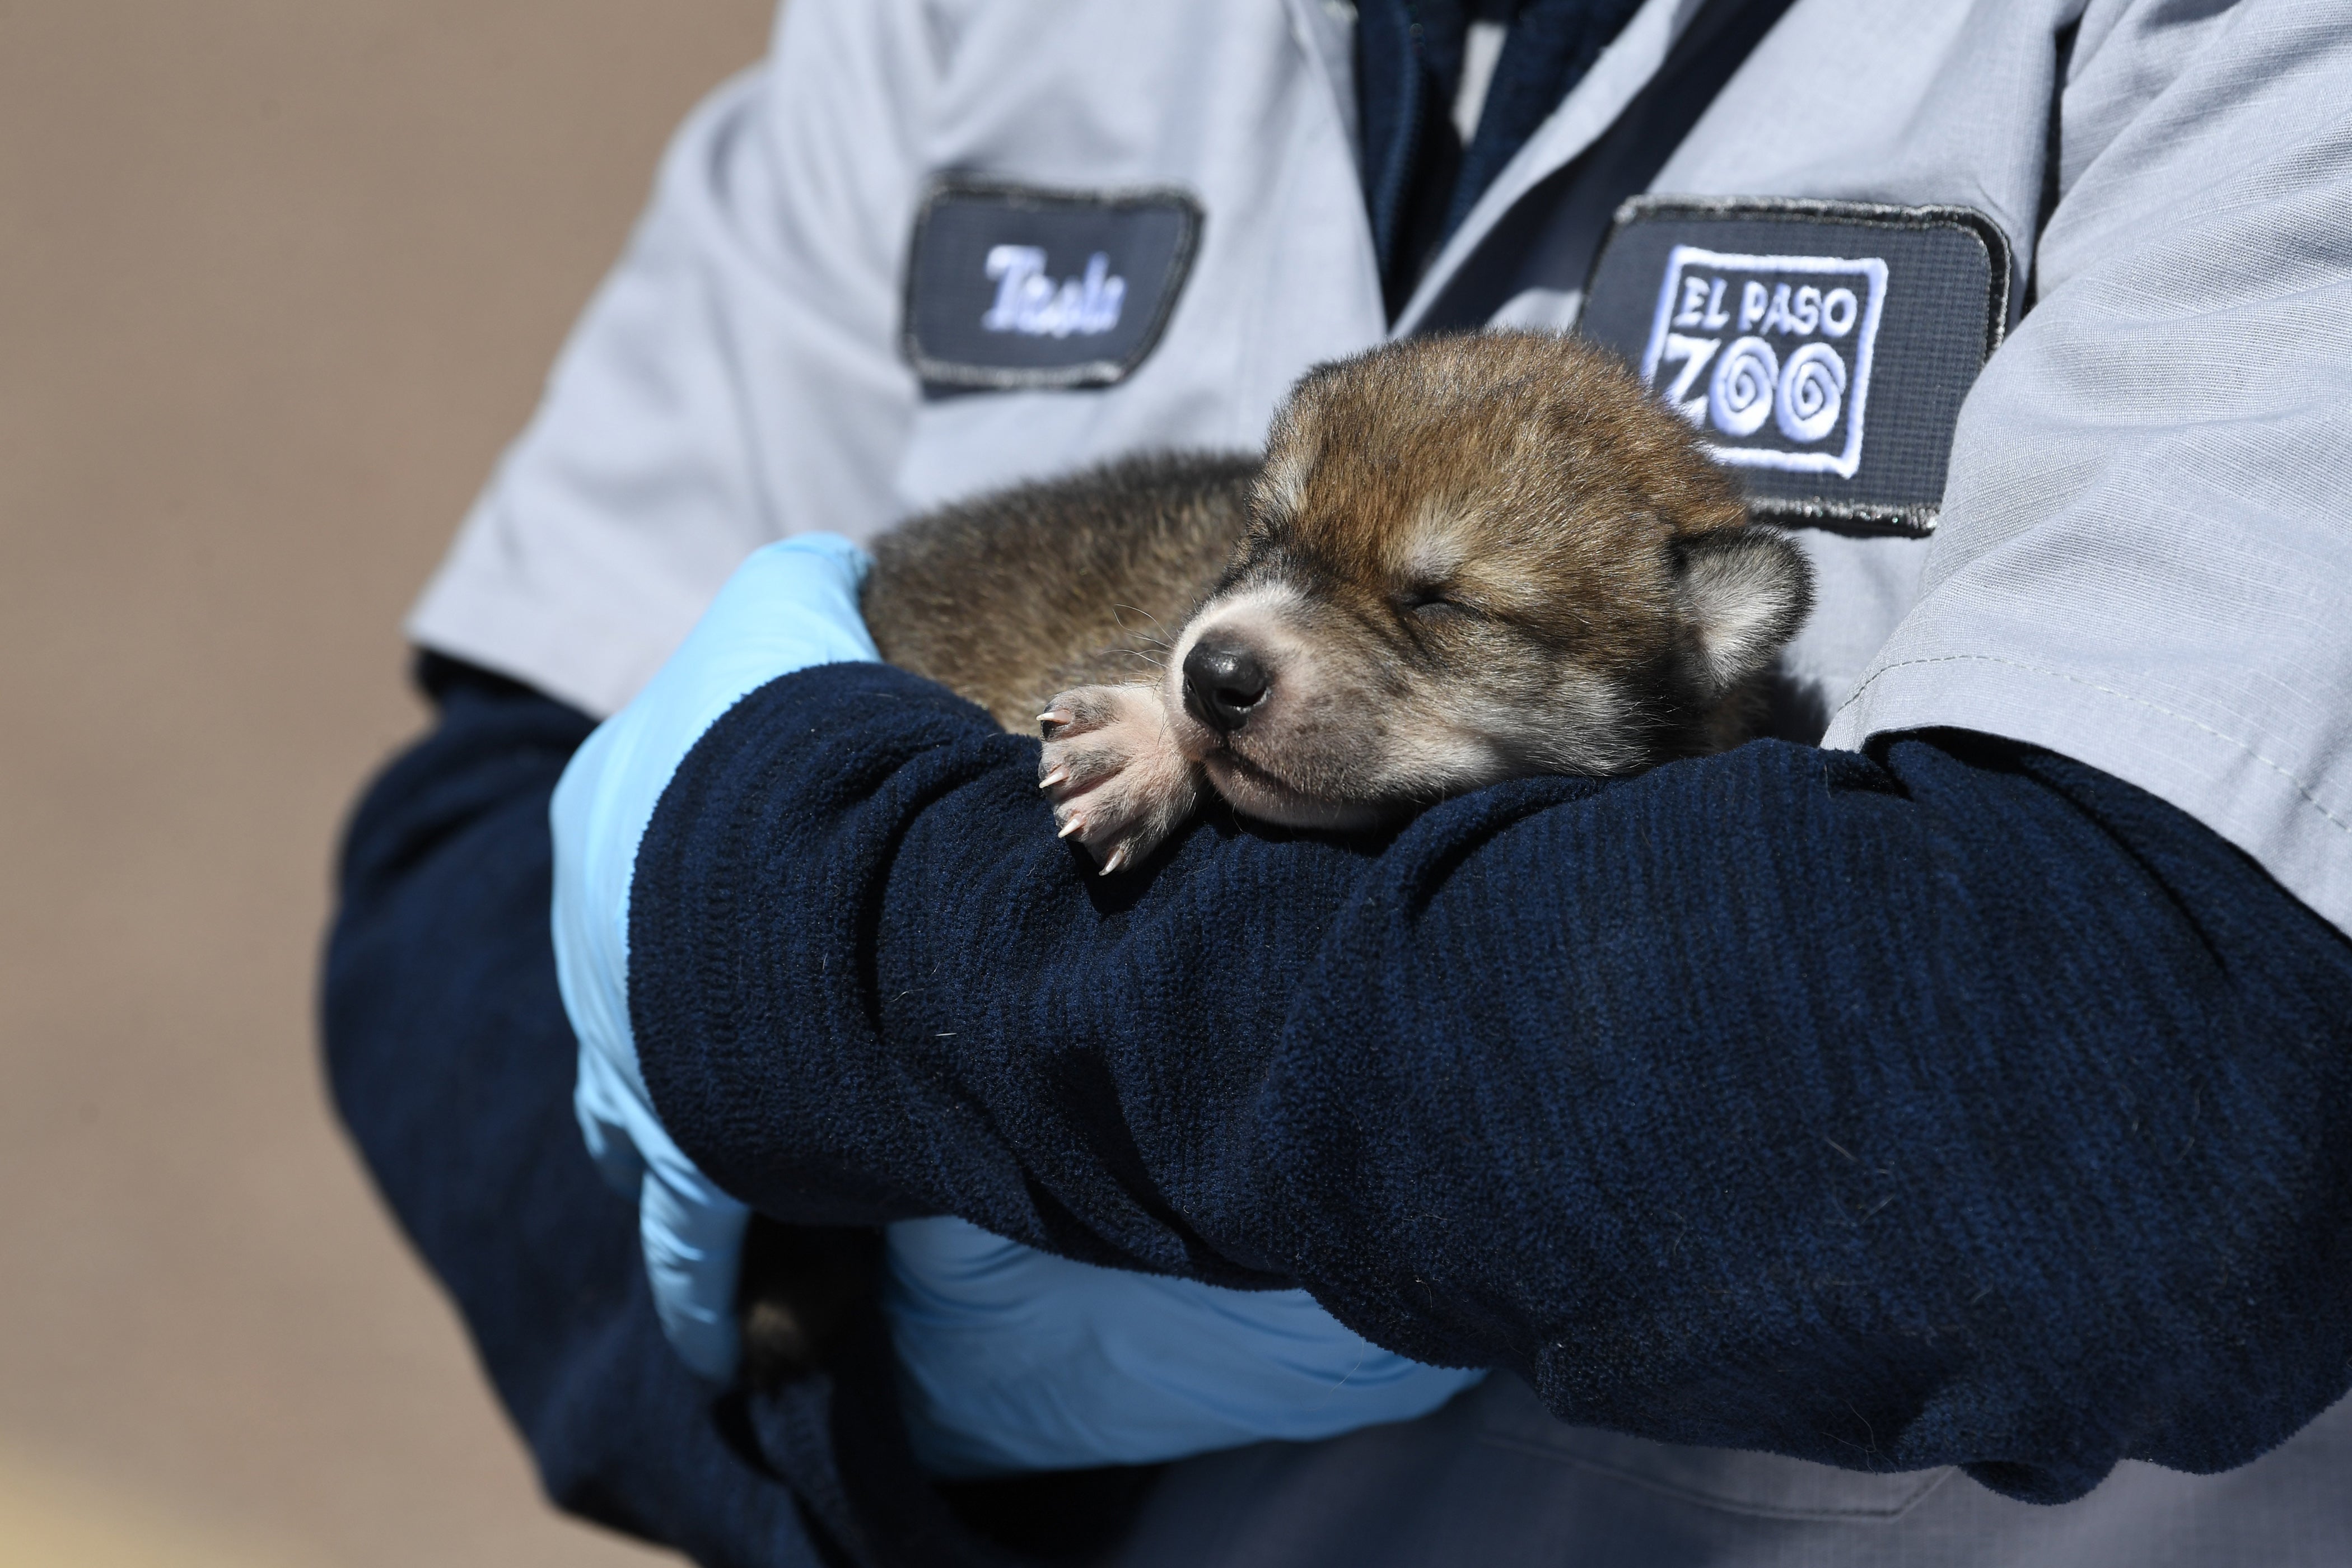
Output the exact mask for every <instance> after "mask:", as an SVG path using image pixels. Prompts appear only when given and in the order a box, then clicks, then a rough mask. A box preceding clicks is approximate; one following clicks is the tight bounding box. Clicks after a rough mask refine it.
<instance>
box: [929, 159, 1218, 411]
mask: <svg viewBox="0 0 2352 1568" xmlns="http://www.w3.org/2000/svg"><path fill="white" fill-rule="evenodd" d="M1200 234H1201V208H1200V205H1199V204H1198V203H1196V202H1194V201H1193V200H1192V197H1191V196H1189V195H1186V194H1184V193H1183V192H1181V191H1175V190H1150V191H1123V192H1102V193H1085V192H1069V191H1045V190H1038V189H1034V188H1031V187H1027V186H1020V185H1009V184H986V183H981V182H976V181H966V180H948V181H942V182H941V183H940V184H937V185H935V186H933V187H932V189H931V191H930V194H929V195H927V196H926V197H925V198H924V200H923V205H922V207H921V209H920V211H919V213H918V215H917V216H916V219H915V237H914V245H913V247H912V249H911V252H910V255H909V257H908V264H907V307H906V326H905V347H906V353H907V358H908V363H911V364H913V365H914V367H915V370H916V372H917V374H919V375H921V377H922V378H923V381H924V383H925V384H927V385H929V386H932V387H939V388H972V387H995V388H1016V387H1073V386H1108V385H1110V384H1112V383H1114V382H1118V381H1120V380H1123V379H1124V378H1125V377H1126V376H1127V375H1128V374H1129V373H1130V372H1131V371H1133V370H1134V369H1135V367H1136V366H1137V365H1139V364H1141V363H1143V361H1144V358H1145V356H1147V355H1149V354H1150V353H1151V350H1152V348H1153V346H1154V345H1155V344H1157V343H1158V342H1159V341H1160V332H1161V331H1162V330H1164V329H1165V328H1166V326H1167V324H1168V316H1169V313H1170V311H1171V310H1174V309H1175V306H1176V297H1177V295H1178V294H1180V293H1181V292H1182V290H1183V287H1184V278H1185V275H1186V273H1187V272H1188V271H1190V269H1191V268H1192V255H1193V252H1194V250H1195V249H1196V248H1197V247H1198V246H1199V244H1200Z"/></svg>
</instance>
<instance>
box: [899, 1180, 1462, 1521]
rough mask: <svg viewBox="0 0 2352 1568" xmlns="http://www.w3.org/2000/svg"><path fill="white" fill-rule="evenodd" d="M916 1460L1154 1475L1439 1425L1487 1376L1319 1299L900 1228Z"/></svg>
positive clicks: (904, 1358)
mask: <svg viewBox="0 0 2352 1568" xmlns="http://www.w3.org/2000/svg"><path fill="white" fill-rule="evenodd" d="M882 1310H883V1314H884V1316H885V1317H886V1318H887V1320H888V1321H889V1325H890V1337H891V1342H892V1343H893V1345H894V1346H895V1348H896V1349H897V1352H898V1367H899V1375H898V1387H899V1396H900V1404H901V1405H902V1406H903V1407H904V1409H905V1413H906V1417H907V1432H908V1438H909V1440H910V1441H911V1442H912V1444H913V1446H914V1450H915V1458H916V1459H917V1461H918V1462H919V1464H921V1465H922V1467H923V1468H925V1469H926V1470H929V1472H930V1473H932V1474H933V1475H937V1476H948V1477H969V1476H987V1475H1004V1474H1011V1473H1013V1472H1018V1471H1024V1470H1055V1469H1077V1468H1086V1467H1088V1466H1094V1465H1108V1464H1134V1465H1139V1464H1151V1463H1156V1462H1158V1461H1160V1460H1162V1459H1179V1458H1184V1457H1185V1456H1187V1455H1190V1454H1202V1453H1207V1452H1209V1451H1211V1450H1213V1449H1216V1448H1231V1447H1239V1446H1240V1445H1242V1444H1244V1443H1257V1442H1264V1441H1265V1440H1267V1439H1270V1438H1282V1439H1288V1440H1291V1441H1307V1440H1309V1439H1312V1438H1317V1437H1330V1436H1338V1435H1339V1433H1342V1432H1352V1431H1354V1430H1355V1429H1356V1428H1357V1427H1359V1426H1373V1425H1376V1424H1378V1423H1381V1422H1385V1421H1405V1420H1410V1419H1411V1418H1412V1417H1413V1416H1416V1415H1426V1414H1427V1413H1429V1412H1430V1411H1432V1410H1434V1409H1436V1408H1437V1407H1438V1406H1439V1405H1443V1404H1444V1403H1445V1402H1446V1401H1447V1400H1448V1399H1451V1398H1453V1397H1454V1394H1458V1393H1460V1392H1461V1391H1462V1390H1463V1389H1465V1388H1467V1387H1468V1386H1470V1385H1471V1384H1474V1383H1476V1382H1478V1381H1479V1380H1480V1379H1481V1378H1483V1377H1485V1376H1486V1373H1484V1372H1480V1371H1468V1372H1465V1371H1459V1370H1454V1369H1448V1368H1441V1367H1433V1366H1423V1365H1422V1364H1421V1363H1418V1362H1411V1361H1407V1360H1406V1359H1405V1358H1404V1357H1402V1356H1401V1355H1398V1354H1396V1353H1395V1352H1391V1351H1384V1350H1382V1349H1381V1348H1380V1347H1379V1346H1378V1345H1375V1344H1373V1343H1372V1342H1370V1340H1367V1339H1365V1338H1363V1337H1362V1336H1361V1335H1360V1334H1357V1333H1355V1332H1353V1331H1350V1330H1349V1329H1348V1328H1346V1327H1344V1326H1343V1325H1341V1324H1340V1323H1339V1321H1336V1320H1334V1319H1333V1318H1332V1317H1331V1316H1330V1314H1328V1313H1327V1312H1326V1311H1324V1310H1323V1309H1322V1308H1320V1307H1318V1306H1317V1305H1316V1304H1315V1301H1314V1299H1313V1298H1312V1297H1310V1296H1308V1295H1307V1292H1306V1291H1304V1290H1227V1289H1219V1288H1218V1287H1216V1286H1213V1285H1203V1284H1201V1283H1199V1282H1198V1281H1195V1280H1191V1279H1160V1278H1158V1277H1156V1276H1153V1275H1148V1274H1130V1273H1127V1272H1125V1271H1123V1270H1120V1269H1116V1268H1097V1267H1095V1266H1094V1265H1092V1264H1086V1263H1074V1262H1072V1261H1070V1260H1069V1259H1068V1258H1055V1257H1053V1256H1051V1255H1049V1254H1046V1253H1043V1252H1038V1251H1035V1250H1034V1249H1032V1248H1030V1247H1023V1246H1021V1245H1020V1244H1019V1243H1017V1242H1011V1241H1007V1240H1005V1239H1004V1238H1003V1237H997V1236H992V1235H990V1234H989V1233H988V1232H987V1231H984V1230H982V1229H981V1228H980V1227H979V1226H974V1225H971V1224H968V1223H966V1222H965V1221H963V1220H960V1219H954V1218H939V1219H921V1220H908V1221H906V1222H904V1223H901V1224H898V1225H894V1226H891V1227H890V1230H889V1274H888V1277H887V1283H886V1284H885V1285H884V1287H883V1296H882Z"/></svg>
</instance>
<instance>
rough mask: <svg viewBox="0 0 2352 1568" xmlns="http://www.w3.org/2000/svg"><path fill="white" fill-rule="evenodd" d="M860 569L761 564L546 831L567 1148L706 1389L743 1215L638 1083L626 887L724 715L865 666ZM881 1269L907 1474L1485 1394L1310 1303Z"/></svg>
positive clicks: (1302, 1429)
mask: <svg viewBox="0 0 2352 1568" xmlns="http://www.w3.org/2000/svg"><path fill="white" fill-rule="evenodd" d="M869 564H870V562H869V561H868V559H867V558H866V554H865V553H864V552H862V551H860V550H859V549H858V548H857V547H856V545H854V544H852V543H850V542H848V541H847V540H845V539H840V538H837V537H835V536H833V535H830V534H803V535H801V536H799V537H797V538H794V539H791V540H787V541H786V542H783V543H781V544H772V545H770V546H768V547H767V548H766V549H763V550H761V551H759V552H755V553H754V554H752V555H751V557H750V558H748V559H747V560H746V561H745V562H744V563H743V564H742V566H740V568H738V569H737V571H736V573H735V575H734V576H732V577H731V578H730V579H729V580H728V582H727V584H726V586H725V587H724V588H722V589H720V590H719V596H718V597H717V598H716V599H714V600H713V601H712V602H711V605H710V608H709V610H708V611H706V612H705V613H704V615H703V617H702V619H701V621H700V622H699V623H698V624H697V626H695V628H694V631H693V633H692V634H691V635H690V636H688V638H687V639H686V641H685V643H684V644H683V645H681V646H680V647H679V648H678V650H677V653H675V654H673V655H672V656H671V657H670V660H669V662H668V663H667V664H666V665H664V666H663V667H662V669H661V671H660V673H658V674H657V675H656V676H655V677H654V679H652V681H651V682H649V683H648V684H647V685H646V689H644V690H643V691H641V692H639V693H638V695H637V697H636V699H635V700H634V701H632V702H631V703H630V704H629V705H628V706H627V707H626V708H625V709H623V710H621V711H620V712H619V713H617V714H615V715H614V717H613V718H612V719H610V720H608V721H606V722H605V723H604V724H603V725H602V726H600V727H599V728H598V729H597V731H596V732H595V733H594V734H593V735H591V736H590V737H589V738H588V741H587V742H586V743H585V744H584V745H583V746H582V747H581V748H580V751H579V752H578V754H577V755H575V756H574V757H573V758H572V763H571V765H570V766H569V767H567V768H566V769H565V770H564V773H563V778H562V782H561V783H560V784H558V785H557V786H556V791H555V799H554V803H553V805H552V806H551V810H550V820H551V826H552V827H553V829H554V837H555V899H554V913H553V920H554V932H555V963H556V978H557V981H558V983H559V984H560V985H561V987H562V994H563V1006H564V1010H565V1012H566V1013H567V1014H569V1015H570V1016H571V1019H572V1029H573V1030H574V1032H575V1033H577V1034H578V1036H579V1037H580V1072H579V1079H578V1083H577V1087H576V1089H575V1090H574V1095H573V1105H574V1108H575V1110H577V1112H578V1115H579V1118H580V1128H581V1132H582V1134H583V1136H584V1137H585V1139H586V1140H587V1143H588V1150H589V1152H590V1153H591V1154H592V1155H593V1157H594V1158H595V1161H596V1163H597V1166H598V1168H599V1169H600V1170H602V1171H603V1172H604V1176H605V1179H606V1180H607V1181H609V1182H611V1183H612V1184H614V1187H615V1188H616V1189H617V1190H618V1191H619V1192H620V1193H621V1194H623V1195H624V1196H625V1197H629V1198H632V1199H634V1200H635V1202H636V1205H637V1226H638V1234H639V1237H640V1239H641V1242H642V1245H643V1247H644V1249H645V1258H646V1274H647V1276H648V1277H649V1279H651V1281H652V1284H653V1295H654V1305H655V1308H656V1310H657V1311H658V1312H659V1314H660V1316H661V1322H662V1329H663V1331H664V1332H665V1333H667V1336H668V1338H669V1341H670V1343H671V1344H672V1345H673V1346H674V1347H675V1348H676V1349H677V1352H678V1354H679V1356H680V1357H681V1358H682V1359H683V1360H684V1361H685V1362H686V1363H687V1364H688V1365H689V1366H691V1367H692V1368H694V1370H695V1371H696V1372H698V1373H701V1374H703V1375H704V1376H706V1377H709V1378H711V1379H712V1380H714V1381H717V1382H722V1383H723V1382H725V1381H727V1380H729V1379H730V1378H731V1377H732V1376H733V1375H734V1371H735V1365H736V1362H737V1360H738V1358H739V1356H740V1340H739V1337H738V1332H737V1325H736V1318H735V1286H736V1278H737V1275H738V1272H739V1269H740V1262H741V1254H742V1240H743V1227H744V1225H745V1222H746V1221H747V1220H748V1218H749V1217H750V1216H749V1214H748V1211H747V1210H746V1209H745V1208H744V1206H743V1205H742V1204H740V1202H738V1201H737V1200H736V1199H734V1198H732V1197H730V1196H729V1195H728V1194H726V1193H724V1192H722V1191H720V1190H719V1188H718V1187H716V1186H714V1185H713V1184H711V1182H710V1180H709V1178H708V1177H706V1176H705V1175H703V1173H701V1172H700V1171H699V1170H698V1169H696V1168H695V1164H694V1162H693V1161H691V1160H689V1159H688V1158H687V1156H686V1154H685V1153H684V1152H683V1151H681V1150H680V1149H679V1148H678V1147H677V1144H676V1143H675V1142H672V1140H671V1138H670V1136H669V1133H668V1132H667V1131H666V1130H665V1129H664V1128H663V1127H662V1124H661V1119H660V1118H659V1117H658V1116H656V1114H655V1112H654V1109H653V1100H652V1097H651V1096H650V1095H649V1094H647V1092H646V1085H645V1079H644V1077H643V1076H642V1075H641V1074H640V1072H639V1071H638V1068H637V1051H636V1042H635V1036H634V1034H633V1033H632V1031H631V1028H630V1025H629V998H628V974H629V884H630V879H631V877H632V874H633V872H634V871H635V864H636V853H637V844H638V841H639V840H640V839H642V838H643V837H645V831H646V824H647V823H648V822H649V821H651V820H652V817H653V813H654V807H655V805H656V803H657V802H658V801H659V800H660V798H661V794H662V791H663V790H664V789H665V788H666V787H667V785H668V784H669V780H670V777H671V775H672V774H674V773H677V767H678V764H679V763H682V762H683V761H685V759H686V754H687V752H689V751H690V750H692V749H693V747H694V744H695V742H697V741H698V740H700V739H701V738H702V735H703V732H704V731H707V730H709V728H710V726H711V725H712V724H713V723H715V722H717V721H718V720H719V718H720V716H721V715H723V714H724V713H725V712H726V711H727V710H728V709H730V708H731V707H733V706H734V705H735V703H736V702H737V701H739V700H741V699H742V698H743V697H744V696H746V695H747V694H749V693H750V692H751V691H752V690H754V689H757V688H759V687H761V686H764V685H766V684H767V683H768V682H769V681H771V680H772V679H775V678H776V677H778V676H780V675H787V674H790V673H791V672H792V671H793V670H796V669H803V668H808V667H809V666H811V665H817V664H830V663H835V662H839V661H843V660H856V659H873V658H877V654H876V652H875V648H874V642H873V639H872V638H871V637H868V636H867V635H866V624H865V622H864V620H863V619H862V618H861V617H860V616H859V615H858V609H857V590H858V585H859V584H860V583H861V582H862V581H863V579H864V577H865V575H866V569H867V567H868V566H869ZM1040 822H1041V830H1042V823H1043V818H1042V816H1041V818H1040ZM889 1257H890V1279H889V1283H888V1286H887V1289H886V1293H885V1297H884V1307H885V1310H886V1312H887V1315H888V1317H889V1320H890V1324H891V1331H892V1335H893V1339H894V1342H895V1343H896V1345H897V1348H898V1355H899V1359H900V1363H901V1366H902V1368H903V1375H902V1385H903V1387H904V1389H905V1391H906V1394H907V1406H908V1411H907V1414H908V1426H909V1429H910V1433H911V1435H912V1436H913V1438H914V1441H915V1445H916V1448H917V1452H918V1455H919V1458H922V1459H923V1460H924V1461H925V1463H926V1464H927V1465H928V1466H929V1468H932V1469H933V1470H934V1471H935V1472H937V1473H940V1474H943V1475H979V1474H996V1473H1004V1472H1009V1471H1017V1470H1027V1469H1059V1468H1077V1467H1084V1466H1092V1465H1100V1464H1105V1463H1110V1462H1137V1463H1140V1462H1146V1461H1151V1460H1158V1459H1167V1458H1181V1457H1182V1456H1184V1455H1187V1454H1194V1453H1202V1452H1205V1451H1207V1450H1209V1449H1212V1448H1223V1447H1233V1446H1234V1445H1236V1444H1241V1443H1250V1442H1256V1441H1259V1440H1261V1439H1264V1438H1269V1437H1290V1438H1305V1437H1319V1436H1330V1435H1332V1434H1334V1433H1338V1432H1344V1431H1349V1430H1351V1429H1353V1428H1355V1427H1358V1426H1368V1425H1370V1424H1372V1423H1375V1422H1381V1421H1395V1420H1402V1419H1404V1418H1406V1417H1409V1416H1412V1415H1421V1414H1422V1413H1423V1412H1424V1411H1427V1410H1430V1409H1433V1408H1434V1407H1435V1406H1436V1405H1441V1404H1443V1403H1444V1401H1445V1400H1446V1399H1447V1398H1449V1397H1450V1396H1451V1395H1452V1394H1454V1392H1455V1391H1457V1390H1458V1389H1460V1388H1462V1387H1463V1386H1464V1385H1465V1384H1468V1383H1471V1382H1475V1379H1476V1376H1477V1374H1475V1373H1461V1372H1443V1371H1439V1370H1437V1369H1434V1368H1430V1367H1423V1366H1420V1365H1418V1364H1416V1363H1412V1362H1408V1361H1405V1360H1403V1359H1402V1357H1399V1356H1396V1355H1393V1354H1391V1353H1390V1352H1386V1351H1383V1350H1381V1349H1379V1348H1377V1347H1375V1346H1373V1345H1371V1344H1370V1343H1369V1342H1366V1341H1365V1340H1363V1339H1361V1338H1360V1337H1359V1336H1357V1335H1356V1334H1354V1333H1352V1332H1350V1331H1349V1330H1347V1329H1345V1328H1342V1327H1341V1326H1340V1325H1339V1323H1338V1322H1336V1321H1333V1320H1332V1319H1331V1318H1330V1317H1329V1316H1328V1315H1327V1314H1326V1313H1324V1311H1323V1310H1321V1309H1320V1308H1318V1307H1317V1306H1316V1305H1315V1304H1314V1302H1313V1301H1312V1300H1309V1299H1308V1298H1307V1295H1306V1294H1305V1293H1304V1292H1303V1291H1297V1290H1286V1291H1276V1292H1254V1291H1237V1290H1221V1289H1214V1288H1213V1287H1210V1286H1206V1285H1200V1284H1196V1283H1192V1282H1191V1281H1187V1280H1176V1279H1156V1278H1153V1277H1151V1276H1148V1275H1141V1274H1129V1273H1124V1272H1121V1271H1118V1270H1115V1269H1108V1268H1093V1267H1090V1266H1088V1265H1086V1264H1080V1263H1072V1262H1069V1261H1067V1260H1066V1259H1063V1258H1052V1257H1049V1256H1047V1255H1045V1254H1044V1253H1041V1252H1036V1251H1033V1250H1032V1249H1030V1248H1028V1247H1022V1246H1019V1245H1017V1244H1016V1243H1013V1242H1010V1241H1005V1240H1003V1239H1002V1238H1000V1237H994V1236H991V1235H989V1234H988V1233H987V1232H985V1231H982V1230H980V1229H978V1228H977V1227H975V1226H971V1225H968V1224H966V1223H964V1222H963V1221H961V1220H955V1219H933V1220H917V1221H912V1222H908V1223H906V1224H902V1225H897V1226H891V1227H890V1232H889Z"/></svg>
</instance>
